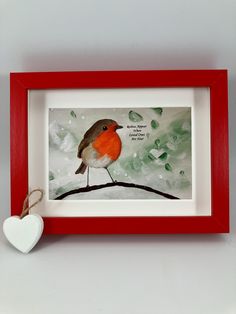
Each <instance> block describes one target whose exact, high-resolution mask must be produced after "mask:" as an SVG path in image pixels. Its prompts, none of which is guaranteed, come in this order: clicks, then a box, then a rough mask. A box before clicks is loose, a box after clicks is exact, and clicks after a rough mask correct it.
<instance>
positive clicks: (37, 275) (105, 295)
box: [0, 0, 236, 314]
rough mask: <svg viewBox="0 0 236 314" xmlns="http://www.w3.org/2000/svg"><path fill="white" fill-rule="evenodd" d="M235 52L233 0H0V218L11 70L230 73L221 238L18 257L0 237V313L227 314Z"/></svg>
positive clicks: (62, 239)
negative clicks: (225, 230) (227, 183)
mask: <svg viewBox="0 0 236 314" xmlns="http://www.w3.org/2000/svg"><path fill="white" fill-rule="evenodd" d="M235 55H236V1H235V0H224V1H223V0H209V1H203V0H198V1H194V0H191V1H186V0H173V1H166V0H146V1H144V0H140V1H134V0H126V1H125V0H120V1H114V0H112V1H108V0H100V1H95V0H86V1H85V0H76V1H75V0H68V1H65V0H61V1H56V0H50V1H46V0H41V1H34V0H33V1H32V0H31V1H30V0H23V1H17V0H0V128H1V132H0V144H1V149H0V162H1V163H0V174H1V175H0V217H1V223H2V221H3V219H4V218H6V217H7V216H8V215H9V207H10V206H9V195H10V190H9V129H10V125H9V72H11V71H63V70H65V71H66V70H105V69H106V70H125V69H126V70H128V69H129V70H134V69H194V68H196V69H197V68H198V69H200V68H201V69H206V68H210V69H211V68H228V69H229V113H230V116H229V117H230V144H231V148H230V178H231V233H230V234H229V235H157V236H125V235H124V236H48V237H44V238H43V239H42V240H41V242H40V243H39V245H38V246H37V247H36V248H35V250H34V251H32V252H31V253H30V254H29V255H23V254H20V253H18V252H16V251H15V250H14V249H13V248H12V247H10V246H9V245H8V243H7V242H6V240H5V239H4V238H3V235H2V232H1V233H0V234H1V235H0V313H1V314H21V313H22V314H23V313H24V314H28V313H30V314H42V313H46V314H47V313H50V314H54V313H57V314H64V313H83V314H87V313H89V314H98V313H99V314H100V313H103V314H111V313H112V314H120V313H124V314H144V313H145V314H153V313H158V314H159V313H160V314H189V313H191V314H199V313H201V314H208V313H210V314H211V313H212V314H235V313H236V298H235V295H236V271H235V265H236V209H235V205H236V197H235V193H234V189H235V184H236V180H235V176H236V166H235V157H236V147H235V130H234V128H233V127H234V119H235V117H236V98H235V97H236V92H235V85H236V62H235ZM219 153H220V147H219ZM219 175H220V174H219Z"/></svg>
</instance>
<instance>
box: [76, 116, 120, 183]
mask: <svg viewBox="0 0 236 314" xmlns="http://www.w3.org/2000/svg"><path fill="white" fill-rule="evenodd" d="M122 128H123V127H122V126H120V125H118V123H117V122H116V121H114V120H111V119H102V120H98V121H97V122H95V123H94V124H93V126H91V128H90V129H88V131H87V132H86V133H85V134H84V138H83V139H82V141H81V142H80V144H79V147H78V154H77V157H78V158H82V162H81V164H80V166H79V168H78V169H77V170H76V172H75V174H79V173H81V174H84V173H85V170H86V168H87V167H88V171H87V186H88V185H89V167H92V168H105V169H106V170H107V172H108V174H109V176H110V178H111V180H112V182H114V180H113V178H112V176H111V174H110V172H109V170H108V169H107V167H108V166H110V164H112V163H113V162H114V161H116V160H117V159H118V157H119V156H120V153H121V147H122V143H121V139H120V137H119V135H118V134H117V133H116V130H117V129H122Z"/></svg>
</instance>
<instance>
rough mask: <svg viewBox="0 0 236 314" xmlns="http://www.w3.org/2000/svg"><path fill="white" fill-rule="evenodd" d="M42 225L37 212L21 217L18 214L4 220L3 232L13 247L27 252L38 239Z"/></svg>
mask: <svg viewBox="0 0 236 314" xmlns="http://www.w3.org/2000/svg"><path fill="white" fill-rule="evenodd" d="M43 227H44V223H43V219H42V217H41V216H39V215H38V214H29V215H27V216H25V217H24V218H22V219H21V218H20V217H19V216H12V217H9V218H7V219H6V220H5V221H4V223H3V232H4V234H5V236H6V238H7V240H8V241H9V242H10V243H11V244H12V245H13V246H14V247H15V248H17V249H18V250H19V251H21V252H23V253H29V251H30V250H32V248H33V247H34V246H35V245H36V244H37V242H38V241H39V239H40V237H41V235H42V232H43Z"/></svg>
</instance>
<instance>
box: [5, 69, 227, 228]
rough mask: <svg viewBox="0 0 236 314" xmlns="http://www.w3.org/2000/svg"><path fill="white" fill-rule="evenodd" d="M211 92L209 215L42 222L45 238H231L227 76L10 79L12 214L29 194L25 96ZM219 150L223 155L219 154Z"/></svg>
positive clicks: (138, 73) (128, 73) (60, 75)
mask: <svg viewBox="0 0 236 314" xmlns="http://www.w3.org/2000/svg"><path fill="white" fill-rule="evenodd" d="M146 87H209V89H210V115H211V118H210V130H211V139H210V140H211V206H212V208H211V215H210V216H184V217H183V216H181V217H172V216H171V217H167V216H161V217H140V216H139V217H138V216H137V217H44V222H45V231H44V232H45V233H46V234H68V233H77V234H156V233H221V232H229V169H228V107H227V71H226V70H183V71H182V70H175V71H103V72H54V73H52V72H45V73H11V213H12V215H19V214H20V213H21V210H22V202H23V200H24V198H25V196H26V194H27V193H28V91H29V90H31V89H75V88H76V89H79V88H88V89H89V88H96V89H99V88H146ZM219 147H220V148H221V151H220V153H219Z"/></svg>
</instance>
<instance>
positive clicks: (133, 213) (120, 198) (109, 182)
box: [11, 70, 229, 234]
mask: <svg viewBox="0 0 236 314" xmlns="http://www.w3.org/2000/svg"><path fill="white" fill-rule="evenodd" d="M34 188H41V189H43V190H44V191H45V197H44V200H43V202H41V203H40V204H39V205H38V206H37V207H36V208H35V209H32V212H37V213H39V214H40V215H41V216H42V217H43V219H44V222H45V233H47V234H66V233H78V234H157V233H220V232H229V183H228V107H227V71H226V70H175V71H157V70H155V71H101V72H41V73H11V212H12V215H15V214H19V213H20V212H21V206H22V202H23V200H24V198H25V196H26V194H27V193H28V192H29V191H30V190H32V189H34Z"/></svg>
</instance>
